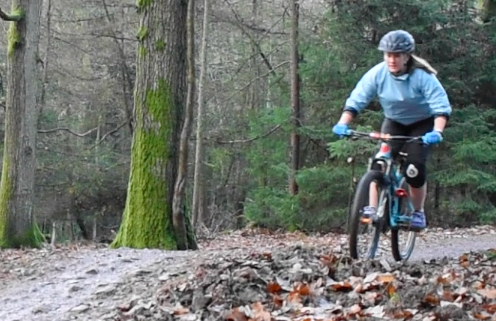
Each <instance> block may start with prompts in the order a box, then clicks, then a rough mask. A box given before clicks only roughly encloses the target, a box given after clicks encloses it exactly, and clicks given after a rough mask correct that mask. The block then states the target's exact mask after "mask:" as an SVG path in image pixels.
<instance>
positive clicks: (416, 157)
mask: <svg viewBox="0 0 496 321" xmlns="http://www.w3.org/2000/svg"><path fill="white" fill-rule="evenodd" d="M433 129H434V117H430V118H427V119H424V120H421V121H419V122H416V123H413V124H411V125H403V124H400V123H397V122H395V121H393V120H391V119H389V118H386V119H384V121H383V123H382V127H381V132H382V133H385V134H390V135H402V136H422V135H424V134H426V133H428V132H430V131H432V130H433ZM388 143H389V146H391V154H392V157H393V158H396V157H397V156H398V153H399V152H400V151H403V152H406V153H408V162H409V163H417V164H425V163H426V162H427V157H428V156H429V151H430V148H429V146H428V145H423V144H421V143H419V142H418V141H416V142H408V143H404V142H401V141H390V142H388Z"/></svg>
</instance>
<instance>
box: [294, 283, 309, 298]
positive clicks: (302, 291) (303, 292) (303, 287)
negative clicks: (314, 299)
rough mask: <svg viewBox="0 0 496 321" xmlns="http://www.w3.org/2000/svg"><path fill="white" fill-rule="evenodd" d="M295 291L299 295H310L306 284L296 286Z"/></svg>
mask: <svg viewBox="0 0 496 321" xmlns="http://www.w3.org/2000/svg"><path fill="white" fill-rule="evenodd" d="M295 291H296V292H298V293H299V294H300V295H309V294H310V287H309V286H308V284H301V283H300V284H298V285H297V286H296V287H295Z"/></svg>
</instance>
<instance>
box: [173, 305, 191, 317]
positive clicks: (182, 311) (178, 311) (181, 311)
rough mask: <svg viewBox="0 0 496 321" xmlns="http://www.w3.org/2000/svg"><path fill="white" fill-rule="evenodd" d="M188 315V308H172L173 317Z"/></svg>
mask: <svg viewBox="0 0 496 321" xmlns="http://www.w3.org/2000/svg"><path fill="white" fill-rule="evenodd" d="M188 313H189V309H188V308H185V307H182V306H179V307H176V308H174V314H175V315H183V314H188Z"/></svg>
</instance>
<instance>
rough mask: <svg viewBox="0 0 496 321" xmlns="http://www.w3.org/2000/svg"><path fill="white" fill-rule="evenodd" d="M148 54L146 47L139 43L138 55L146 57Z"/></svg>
mask: <svg viewBox="0 0 496 321" xmlns="http://www.w3.org/2000/svg"><path fill="white" fill-rule="evenodd" d="M145 55H146V47H145V46H143V45H138V57H140V58H144V57H145Z"/></svg>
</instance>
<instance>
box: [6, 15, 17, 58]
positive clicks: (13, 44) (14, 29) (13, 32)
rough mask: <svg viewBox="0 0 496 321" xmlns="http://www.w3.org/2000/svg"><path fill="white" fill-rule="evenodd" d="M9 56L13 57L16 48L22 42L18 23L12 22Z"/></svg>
mask: <svg viewBox="0 0 496 321" xmlns="http://www.w3.org/2000/svg"><path fill="white" fill-rule="evenodd" d="M7 39H8V40H7V41H8V43H7V55H8V56H9V57H12V55H13V54H14V51H15V48H16V47H17V45H18V44H19V42H20V36H19V31H18V30H17V22H11V23H10V26H9V32H8V38H7Z"/></svg>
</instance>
